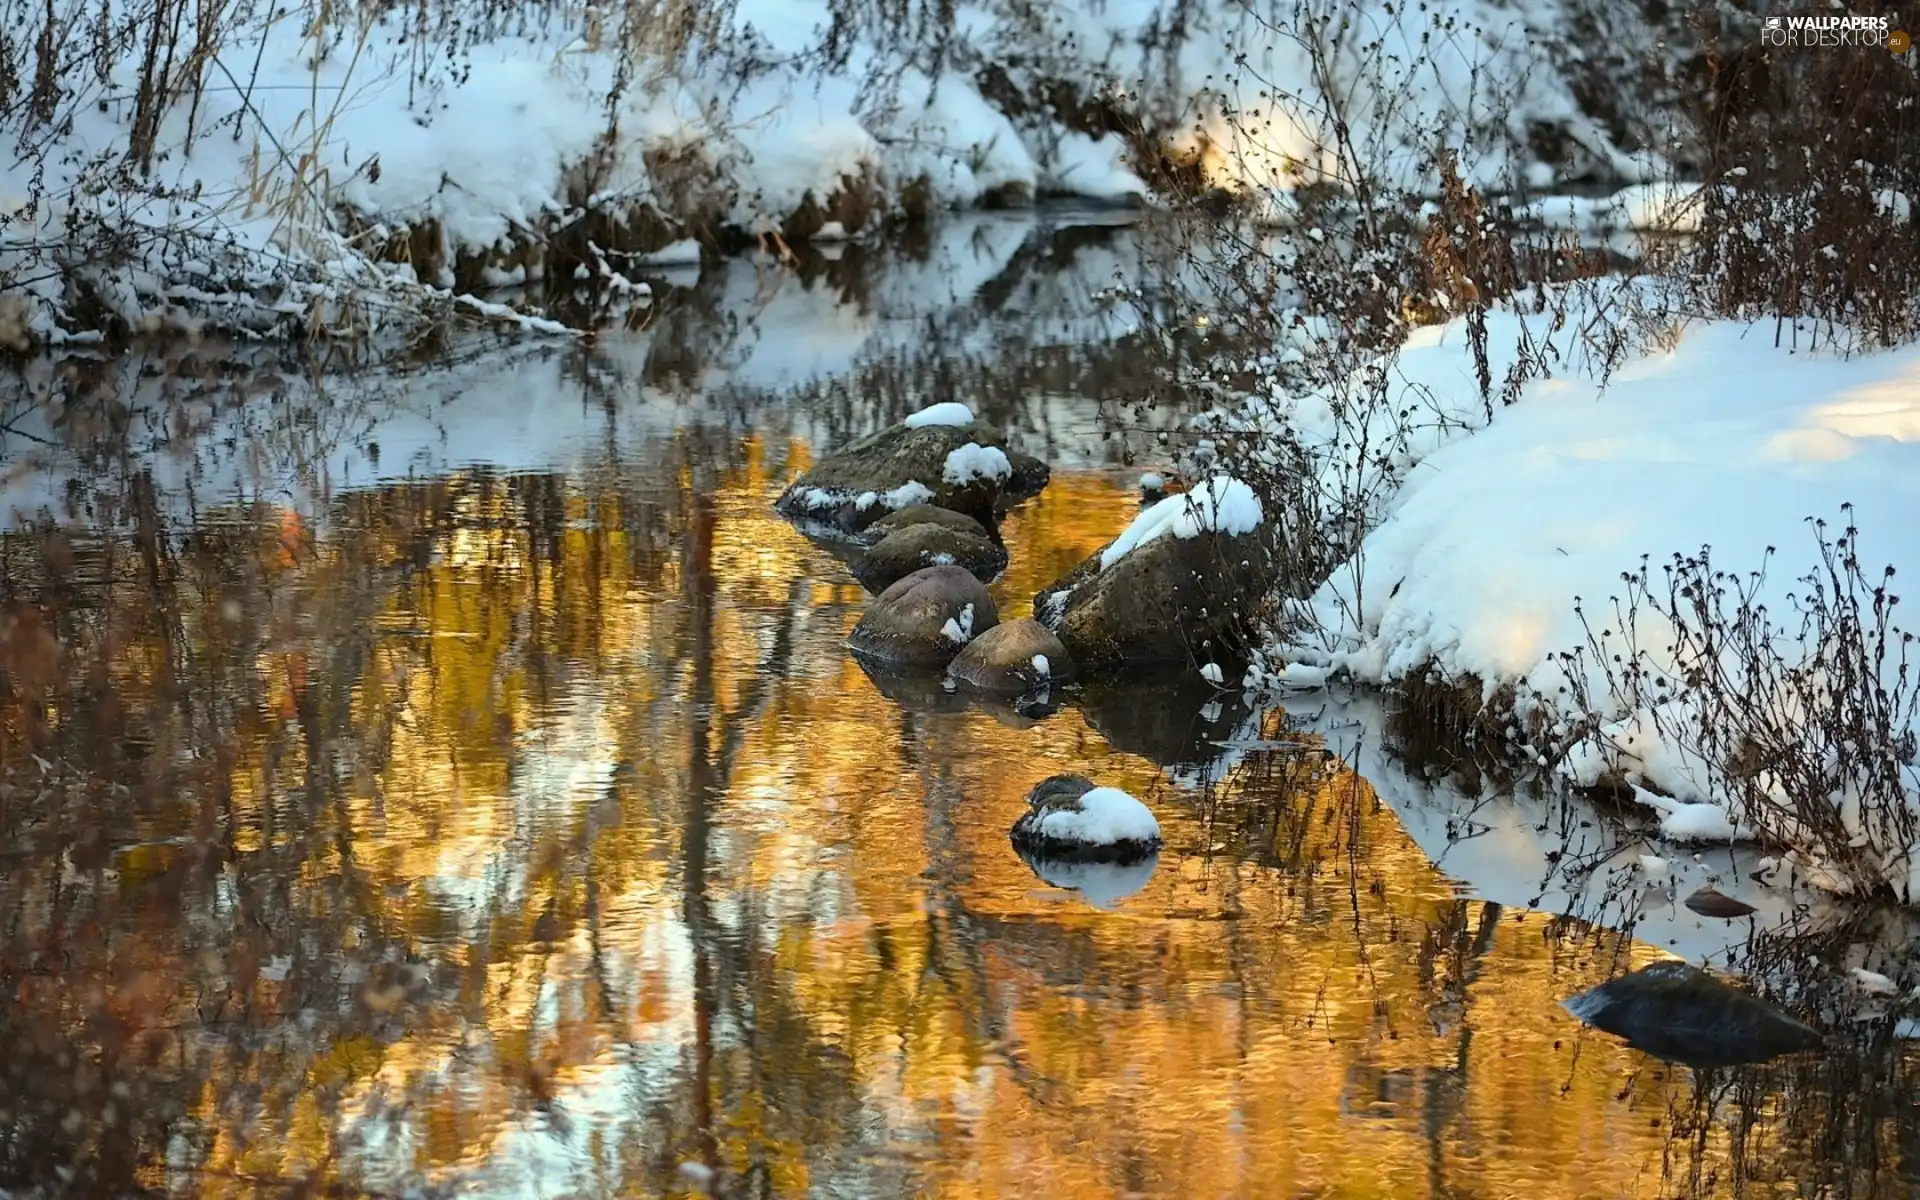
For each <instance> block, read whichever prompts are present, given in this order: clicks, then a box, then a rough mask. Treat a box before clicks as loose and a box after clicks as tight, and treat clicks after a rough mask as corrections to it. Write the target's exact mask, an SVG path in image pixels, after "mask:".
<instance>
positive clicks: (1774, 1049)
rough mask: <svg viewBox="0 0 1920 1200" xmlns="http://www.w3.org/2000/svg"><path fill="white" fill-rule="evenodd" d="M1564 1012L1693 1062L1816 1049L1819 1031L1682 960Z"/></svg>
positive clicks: (1625, 979)
mask: <svg viewBox="0 0 1920 1200" xmlns="http://www.w3.org/2000/svg"><path fill="white" fill-rule="evenodd" d="M1566 1007H1567V1011H1568V1012H1570V1013H1572V1014H1573V1015H1574V1016H1576V1017H1578V1018H1580V1019H1581V1020H1582V1021H1585V1022H1586V1023H1587V1024H1589V1025H1592V1026H1593V1027H1594V1028H1596V1029H1600V1030H1604V1031H1605V1032H1607V1033H1611V1034H1614V1035H1616V1036H1618V1037H1621V1038H1624V1039H1625V1040H1626V1042H1627V1044H1628V1045H1631V1046H1633V1047H1634V1048H1635V1049H1638V1050H1642V1051H1645V1052H1646V1053H1648V1054H1651V1055H1653V1056H1654V1057H1655V1058H1660V1059H1665V1060H1666V1061H1668V1062H1677V1063H1683V1064H1685V1065H1687V1066H1694V1067H1722V1066H1732V1065H1734V1064H1736V1063H1747V1062H1764V1061H1766V1060H1767V1059H1770V1058H1777V1057H1779V1056H1780V1055H1782V1054H1793V1053H1796V1052H1799V1051H1803V1050H1817V1049H1819V1048H1820V1047H1821V1046H1822V1045H1823V1044H1824V1039H1822V1037H1821V1036H1820V1034H1819V1032H1818V1031H1816V1030H1814V1029H1811V1028H1809V1027H1808V1026H1806V1025H1803V1024H1801V1023H1800V1022H1799V1021H1796V1020H1794V1019H1793V1018H1792V1017H1790V1016H1788V1015H1787V1014H1786V1013H1783V1012H1781V1011H1780V1010H1779V1009H1777V1008H1775V1007H1774V1006H1773V1005H1771V1004H1769V1003H1767V1002H1766V1001H1765V1000H1762V999H1760V998H1758V997H1756V996H1750V995H1748V994H1747V993H1745V992H1743V991H1741V990H1740V989H1738V988H1735V987H1732V986H1729V985H1728V984H1725V983H1722V982H1721V981H1720V980H1718V979H1716V978H1714V977H1713V976H1712V975H1710V974H1708V973H1707V972H1705V971H1702V970H1700V969H1699V968H1698V967H1695V966H1692V965H1690V964H1688V963H1683V962H1662V963H1655V964H1653V965H1652V966H1650V967H1645V968H1642V969H1641V970H1638V971H1635V972H1633V973H1632V974H1630V975H1622V976H1621V977H1620V978H1618V979H1615V980H1612V981H1611V982H1608V983H1604V984H1602V985H1600V986H1599V987H1597V988H1594V989H1593V990H1592V991H1590V992H1583V993H1581V994H1580V995H1578V996H1575V997H1574V998H1573V999H1571V1000H1568V1001H1567V1002H1566Z"/></svg>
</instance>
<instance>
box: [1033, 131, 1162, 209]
mask: <svg viewBox="0 0 1920 1200" xmlns="http://www.w3.org/2000/svg"><path fill="white" fill-rule="evenodd" d="M1125 154H1126V145H1125V143H1123V142H1122V141H1121V140H1120V139H1119V138H1117V137H1111V138H1093V137H1089V136H1088V135H1086V134H1084V133H1081V132H1079V131H1078V130H1069V131H1067V132H1066V133H1064V134H1062V135H1061V136H1060V137H1059V138H1058V139H1057V140H1056V141H1055V142H1054V145H1053V147H1052V152H1051V153H1050V154H1047V155H1045V157H1044V161H1043V162H1042V163H1041V165H1040V188H1041V190H1043V191H1049V192H1057V193H1059V194H1061V195H1068V196H1080V197H1084V198H1086V199H1089V200H1104V201H1107V202H1108V203H1116V202H1122V201H1136V200H1144V199H1145V198H1146V197H1147V185H1146V184H1145V183H1143V182H1141V180H1140V177H1139V176H1138V175H1136V174H1134V172H1133V169H1132V168H1131V167H1128V166H1127V165H1126V161H1125Z"/></svg>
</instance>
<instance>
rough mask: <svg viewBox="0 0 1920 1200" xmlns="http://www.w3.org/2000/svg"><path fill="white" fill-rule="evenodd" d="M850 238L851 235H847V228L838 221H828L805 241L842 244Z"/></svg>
mask: <svg viewBox="0 0 1920 1200" xmlns="http://www.w3.org/2000/svg"><path fill="white" fill-rule="evenodd" d="M850 237H851V235H850V234H848V233H847V227H846V226H845V225H842V224H841V223H840V222H838V221H828V222H826V223H825V224H823V225H821V226H820V228H818V229H816V230H814V231H813V236H812V237H810V238H808V239H807V240H808V241H810V242H844V241H847V240H849V238H850Z"/></svg>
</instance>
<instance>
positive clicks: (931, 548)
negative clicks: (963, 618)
mask: <svg viewBox="0 0 1920 1200" xmlns="http://www.w3.org/2000/svg"><path fill="white" fill-rule="evenodd" d="M1006 565H1007V550H1006V547H1005V546H1002V545H1000V544H999V543H997V542H994V541H991V540H989V539H987V538H985V537H982V536H980V535H978V534H973V533H967V532H964V531H962V530H958V529H949V528H948V527H946V526H945V525H931V524H927V525H909V526H907V527H906V528H904V529H895V530H894V531H893V532H891V533H889V534H887V536H885V537H883V538H881V539H880V540H879V541H878V542H875V543H874V545H873V547H872V548H871V549H869V550H868V551H867V552H866V553H865V554H864V555H862V556H861V557H860V559H859V560H858V561H856V562H855V563H854V564H853V565H852V566H851V567H850V568H849V569H850V570H851V571H852V572H853V577H854V578H855V579H858V580H859V581H860V585H861V586H862V587H864V588H866V589H867V590H868V591H869V592H876V593H877V592H884V591H886V590H887V589H888V588H889V587H891V586H893V584H894V582H895V581H896V580H899V579H903V578H905V577H906V576H908V575H911V574H913V573H914V572H915V571H918V570H920V569H921V568H922V567H939V566H955V567H963V568H965V569H966V571H967V572H968V573H969V574H971V575H972V576H973V577H974V578H975V579H978V580H979V581H980V582H982V583H988V582H991V581H992V580H993V578H994V576H996V575H998V574H1000V572H1001V571H1003V570H1005V569H1006Z"/></svg>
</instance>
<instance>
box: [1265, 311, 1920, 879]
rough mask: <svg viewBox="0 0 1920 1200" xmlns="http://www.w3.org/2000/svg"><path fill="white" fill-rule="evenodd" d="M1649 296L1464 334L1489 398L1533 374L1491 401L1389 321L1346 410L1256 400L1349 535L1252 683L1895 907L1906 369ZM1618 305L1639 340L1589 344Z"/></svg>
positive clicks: (1908, 681)
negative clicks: (1304, 695) (1308, 698)
mask: <svg viewBox="0 0 1920 1200" xmlns="http://www.w3.org/2000/svg"><path fill="white" fill-rule="evenodd" d="M1653 290H1654V285H1651V284H1641V283H1632V282H1626V281H1601V282H1600V283H1599V284H1598V285H1596V286H1595V287H1593V288H1590V289H1588V290H1587V291H1586V292H1585V293H1584V294H1581V295H1578V296H1576V297H1574V298H1572V299H1568V298H1567V297H1565V296H1562V297H1560V298H1559V301H1558V302H1557V303H1546V304H1544V305H1537V301H1538V299H1539V297H1538V296H1533V297H1522V298H1520V299H1519V300H1518V301H1517V302H1516V303H1514V304H1513V305H1511V306H1509V307H1506V308H1503V309H1500V310H1497V311H1495V312H1493V313H1492V314H1490V315H1489V317H1488V318H1487V321H1486V327H1485V339H1486V340H1485V346H1486V348H1487V355H1488V360H1489V361H1488V363H1487V367H1488V369H1489V372H1490V378H1492V379H1493V380H1495V381H1498V380H1502V379H1505V378H1507V377H1508V373H1509V372H1510V371H1511V370H1513V369H1514V368H1515V366H1516V364H1517V363H1518V362H1519V360H1520V357H1521V356H1522V354H1523V353H1524V354H1526V355H1530V356H1532V359H1533V365H1532V367H1531V369H1530V370H1528V371H1527V372H1526V373H1527V374H1529V375H1531V376H1532V378H1531V379H1530V381H1528V382H1526V383H1525V384H1524V386H1523V387H1521V388H1520V389H1519V390H1518V391H1517V393H1515V394H1514V395H1513V396H1512V397H1511V398H1510V402H1508V403H1502V402H1500V400H1499V399H1498V397H1496V398H1495V399H1494V400H1493V401H1492V402H1491V403H1490V402H1489V401H1488V399H1487V397H1486V395H1485V393H1484V392H1483V390H1482V381H1481V377H1480V375H1479V370H1480V367H1479V365H1478V363H1477V362H1476V357H1475V355H1476V351H1475V348H1474V345H1473V342H1472V338H1471V336H1470V334H1471V332H1472V331H1471V326H1470V322H1469V321H1468V320H1465V319H1463V320H1460V321H1455V322H1452V323H1449V324H1446V325H1439V326H1432V327H1427V328H1423V329H1420V330H1417V331H1416V332H1415V333H1414V335H1413V337H1412V338H1411V339H1410V340H1409V341H1408V342H1407V344H1406V346H1405V347H1404V348H1403V349H1402V350H1401V351H1400V352H1399V353H1398V355H1397V356H1396V357H1394V359H1393V360H1392V362H1391V364H1390V366H1389V367H1388V373H1387V377H1386V380H1385V384H1384V388H1383V389H1382V390H1379V391H1377V392H1375V393H1372V394H1371V396H1370V399H1367V400H1366V401H1365V403H1361V402H1360V399H1359V397H1360V393H1359V391H1358V390H1356V391H1355V392H1354V393H1352V394H1350V395H1349V396H1347V397H1345V401H1346V402H1345V403H1341V402H1340V401H1341V399H1342V398H1341V397H1339V396H1337V395H1330V394H1320V395H1313V396H1306V397H1300V398H1294V397H1285V396H1273V397H1266V398H1262V399H1257V400H1255V401H1254V402H1253V403H1252V405H1251V407H1250V409H1249V410H1248V413H1249V414H1251V416H1250V417H1249V418H1248V420H1247V422H1246V424H1247V425H1251V426H1255V427H1258V428H1260V429H1261V430H1262V431H1263V432H1262V434H1261V436H1262V437H1264V438H1266V439H1269V440H1271V441H1274V442H1284V443H1285V444H1288V445H1295V446H1305V447H1308V452H1309V453H1310V454H1311V455H1312V456H1313V457H1314V459H1315V461H1317V462H1318V463H1319V466H1318V468H1317V469H1318V471H1319V472H1320V475H1319V479H1318V481H1317V483H1311V484H1309V485H1308V490H1309V491H1313V490H1315V489H1316V488H1317V489H1318V493H1319V494H1320V495H1321V496H1322V497H1323V498H1324V497H1325V496H1327V495H1332V494H1335V493H1338V494H1339V495H1341V496H1344V497H1347V498H1348V499H1350V500H1356V501H1357V502H1358V503H1360V504H1361V505H1362V507H1364V508H1366V510H1367V511H1366V515H1365V517H1364V522H1365V526H1366V529H1367V532H1366V535H1365V537H1364V540H1363V541H1362V542H1361V544H1360V546H1359V549H1358V552H1357V553H1355V554H1354V555H1353V556H1352V557H1351V558H1349V559H1348V560H1347V561H1345V562H1344V563H1343V564H1342V565H1341V566H1340V567H1339V568H1338V569H1337V570H1336V571H1334V573H1333V574H1332V576H1331V577H1330V578H1329V579H1327V581H1326V582H1325V583H1324V584H1322V585H1321V586H1320V587H1319V588H1318V589H1317V590H1316V591H1315V592H1314V594H1313V595H1312V596H1311V598H1310V599H1308V600H1307V601H1305V602H1304V603H1302V604H1300V605H1299V606H1297V607H1296V609H1295V610H1294V612H1293V614H1292V618H1293V619H1292V623H1291V625H1290V628H1291V630H1292V632H1290V633H1287V634H1284V635H1282V636H1281V637H1280V638H1279V640H1278V641H1277V642H1276V643H1275V644H1274V645H1273V646H1272V647H1271V648H1270V656H1269V658H1268V660H1267V661H1268V662H1269V663H1271V668H1270V669H1269V668H1268V667H1267V666H1264V665H1256V667H1255V668H1254V669H1253V671H1252V672H1250V675H1249V683H1250V684H1252V685H1255V686H1260V685H1264V684H1267V683H1277V684H1279V685H1282V686H1285V687H1289V688H1294V689H1300V688H1306V689H1311V688H1314V687H1317V686H1319V685H1321V684H1323V683H1324V682H1326V681H1328V680H1330V679H1334V678H1346V679H1351V680H1354V681H1358V682H1361V683H1364V684H1367V685H1372V686H1378V687H1384V688H1387V689H1390V690H1392V691H1395V692H1397V693H1399V694H1400V695H1401V696H1402V698H1403V699H1405V700H1406V701H1407V702H1409V703H1413V704H1417V705H1422V706H1425V707H1427V708H1429V709H1431V710H1432V712H1433V716H1434V718H1435V719H1436V720H1440V721H1442V722H1443V723H1445V724H1446V725H1447V727H1449V728H1451V729H1454V730H1455V731H1456V732H1457V734H1458V735H1459V736H1460V737H1461V738H1463V739H1466V740H1469V741H1471V740H1473V739H1475V738H1478V739H1481V740H1484V741H1491V742H1492V743H1494V744H1496V745H1498V744H1501V743H1505V744H1507V745H1508V746H1509V747H1511V748H1517V749H1519V750H1520V752H1521V755H1522V757H1523V758H1524V759H1525V760H1528V761H1530V762H1531V763H1532V764H1533V765H1534V766H1535V767H1536V768H1537V769H1540V770H1543V771H1547V772H1550V773H1553V774H1556V775H1558V776H1559V777H1561V778H1562V779H1564V780H1565V781H1566V782H1567V783H1569V784H1571V785H1574V786H1576V787H1581V788H1602V789H1605V790H1608V791H1611V792H1615V793H1618V798H1619V799H1623V800H1625V801H1627V802H1628V804H1629V806H1630V807H1638V808H1640V809H1642V810H1643V811H1646V812H1648V813H1649V814H1651V815H1652V816H1653V817H1654V818H1655V819H1656V820H1657V822H1658V828H1659V830H1660V832H1661V833H1662V835H1663V836H1665V837H1666V838H1667V839H1669V840H1671V841H1674V842H1678V843H1683V844H1684V843H1695V844H1697V843H1701V842H1716V841H1718V842H1727V841H1758V842H1759V843H1760V844H1762V845H1763V846H1764V847H1766V848H1767V849H1768V850H1770V851H1772V852H1774V853H1775V854H1776V855H1778V856H1779V857H1778V862H1779V866H1780V867H1781V868H1782V869H1783V870H1784V871H1785V872H1786V873H1787V874H1789V875H1792V874H1798V875H1799V876H1802V877H1804V878H1805V879H1807V880H1810V881H1812V882H1814V883H1816V884H1818V885H1820V886H1823V887H1826V888H1829V889H1832V890H1836V891H1842V892H1862V893H1865V892H1873V891H1882V890H1884V892H1886V893H1887V894H1890V895H1891V896H1893V897H1894V898H1896V899H1899V900H1900V901H1902V902H1904V903H1913V902H1915V901H1920V876H1917V875H1916V872H1920V861H1917V860H1920V838H1917V837H1916V831H1917V830H1920V772H1917V771H1916V768H1915V764H1914V756H1913V753H1912V738H1913V737H1914V730H1915V727H1916V726H1915V715H1916V707H1917V705H1916V699H1915V684H1914V681H1913V680H1912V678H1911V677H1910V676H1909V673H1908V668H1907V666H1906V663H1907V644H1908V639H1907V636H1906V634H1905V633H1904V632H1903V631H1902V628H1901V626H1902V624H1903V614H1902V612H1901V611H1900V610H1899V609H1898V608H1897V607H1896V606H1897V604H1898V600H1897V598H1896V593H1897V592H1898V591H1899V590H1900V586H1901V585H1900V581H1901V580H1902V579H1904V578H1907V577H1911V576H1912V575H1913V574H1914V573H1915V572H1920V536H1916V534H1915V531H1914V529H1913V526H1912V522H1911V521H1910V520H1909V519H1908V514H1911V513H1912V512H1914V511H1916V508H1920V482H1916V481H1920V395H1917V394H1916V393H1915V391H1914V388H1913V386H1912V384H1913V381H1914V380H1915V379H1916V378H1920V349H1916V348H1913V347H1908V348H1904V349H1898V350H1893V351H1884V352H1879V353H1860V354H1857V355H1853V356H1847V355H1845V354H1844V353H1842V352H1841V351H1839V350H1836V349H1833V348H1824V349H1820V350H1810V349H1808V348H1806V347H1800V348H1795V347H1794V346H1792V345H1782V344H1777V343H1776V341H1775V335H1776V332H1777V327H1776V326H1775V325H1774V324H1773V323H1771V322H1769V323H1765V324H1761V325H1753V324H1748V323H1743V322H1734V321H1724V320H1721V321H1714V320H1687V319H1685V318H1684V317H1682V316H1681V315H1680V313H1679V310H1678V309H1671V310H1667V311H1665V312H1661V311H1660V310H1659V308H1658V305H1657V303H1652V304H1644V305H1643V304H1636V303H1623V298H1631V297H1634V296H1636V295H1638V296H1639V297H1640V299H1641V300H1649V299H1651V298H1652V296H1653ZM1529 301H1534V302H1536V303H1529ZM1629 309H1638V310H1640V311H1641V313H1642V316H1641V317H1639V318H1636V319H1638V320H1643V321H1645V322H1646V324H1644V325H1643V326H1642V328H1641V329H1640V330H1639V332H1638V334H1637V335H1636V336H1637V337H1639V338H1640V339H1642V340H1639V341H1637V342H1636V343H1635V346H1634V348H1633V349H1632V350H1630V351H1626V350H1622V349H1621V348H1620V346H1619V345H1617V344H1616V345H1614V346H1612V347H1610V348H1609V349H1607V350H1606V351H1605V352H1604V353H1602V352H1597V351H1598V347H1596V346H1595V345H1594V344H1593V343H1592V341H1590V340H1589V339H1590V335H1591V333H1592V331H1593V330H1595V329H1596V328H1598V327H1601V326H1606V325H1608V324H1609V323H1612V324H1616V325H1617V324H1620V323H1624V322H1625V320H1626V318H1625V317H1624V316H1623V315H1622V314H1623V313H1625V312H1626V311H1628V310H1629ZM1648 313H1652V314H1654V315H1652V316H1649V315H1647V314H1648ZM1355 386H1356V389H1358V388H1359V386H1360V385H1359V384H1358V383H1356V385H1355ZM1356 412H1358V413H1360V414H1361V415H1360V416H1359V417H1357V418H1356V417H1355V415H1354V414H1355V413H1356ZM1245 415H1246V414H1243V416H1245ZM1243 427H1245V426H1243ZM1368 448H1371V449H1368ZM1883 568H1884V574H1883Z"/></svg>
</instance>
